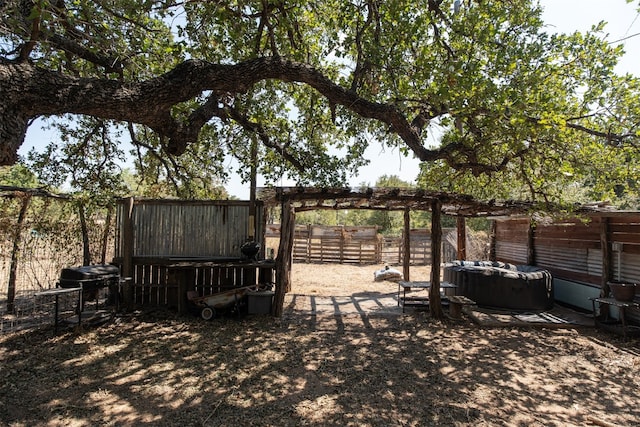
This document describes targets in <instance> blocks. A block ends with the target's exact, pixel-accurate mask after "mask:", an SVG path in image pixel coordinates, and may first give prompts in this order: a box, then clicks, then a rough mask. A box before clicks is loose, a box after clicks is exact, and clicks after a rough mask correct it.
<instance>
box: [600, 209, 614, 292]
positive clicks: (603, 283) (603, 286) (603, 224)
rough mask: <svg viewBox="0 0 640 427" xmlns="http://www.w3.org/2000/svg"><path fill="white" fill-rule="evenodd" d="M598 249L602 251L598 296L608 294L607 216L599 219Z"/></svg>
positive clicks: (608, 246) (610, 275) (609, 260)
mask: <svg viewBox="0 0 640 427" xmlns="http://www.w3.org/2000/svg"><path fill="white" fill-rule="evenodd" d="M600 250H601V251H602V277H601V279H600V297H601V298H605V297H607V296H609V292H610V289H609V280H610V279H611V277H612V276H613V274H612V271H611V242H610V241H609V218H607V217H603V218H601V219H600Z"/></svg>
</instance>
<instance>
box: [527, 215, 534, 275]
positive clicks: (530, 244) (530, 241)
mask: <svg viewBox="0 0 640 427" xmlns="http://www.w3.org/2000/svg"><path fill="white" fill-rule="evenodd" d="M535 231H536V224H535V222H534V221H533V219H530V220H529V230H528V231H527V265H536V242H535Z"/></svg>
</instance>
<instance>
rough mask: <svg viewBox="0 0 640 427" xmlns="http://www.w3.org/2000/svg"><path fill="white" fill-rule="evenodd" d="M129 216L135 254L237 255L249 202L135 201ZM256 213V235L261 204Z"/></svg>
mask: <svg viewBox="0 0 640 427" xmlns="http://www.w3.org/2000/svg"><path fill="white" fill-rule="evenodd" d="M124 209H125V206H124V205H123V204H121V205H119V206H118V222H117V223H118V229H119V233H118V247H117V252H116V256H119V255H120V254H121V253H122V251H121V248H122V244H123V243H122V237H121V236H122V235H123V234H124V233H123V231H122V227H123V223H124V221H123V218H124V215H125V212H124ZM132 216H133V224H134V236H133V256H135V257H158V258H173V257H240V256H241V253H240V246H242V244H243V243H244V242H245V241H246V240H247V238H248V236H249V224H248V221H249V202H243V201H228V202H224V201H211V202H208V203H207V202H204V201H197V202H191V201H171V202H168V201H136V202H135V204H134V210H133V215H132ZM256 216H257V220H256V222H257V226H256V236H262V233H263V209H262V205H261V204H259V209H257V213H256ZM259 238H260V237H259Z"/></svg>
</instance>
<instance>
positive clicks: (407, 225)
mask: <svg viewBox="0 0 640 427" xmlns="http://www.w3.org/2000/svg"><path fill="white" fill-rule="evenodd" d="M410 213H411V210H410V209H409V208H405V210H404V239H402V248H403V250H402V275H403V276H404V280H406V281H409V280H410V279H409V270H410V266H411V216H410V215H409V214H410Z"/></svg>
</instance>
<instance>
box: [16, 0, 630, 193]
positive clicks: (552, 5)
mask: <svg viewBox="0 0 640 427" xmlns="http://www.w3.org/2000/svg"><path fill="white" fill-rule="evenodd" d="M540 4H541V5H542V7H543V9H544V14H543V19H544V21H545V23H546V25H547V26H548V32H550V33H553V32H558V33H569V32H573V31H576V30H578V31H586V30H588V29H590V28H591V26H592V25H594V24H596V23H598V22H600V21H606V22H607V26H606V27H605V33H607V34H608V37H607V39H608V40H609V41H611V42H614V41H617V40H620V39H624V38H627V39H626V40H624V41H622V42H621V43H623V44H624V46H625V51H626V55H625V57H624V58H623V59H622V61H621V62H620V64H619V65H618V68H617V71H618V72H619V73H632V74H634V75H638V76H640V60H638V56H639V55H638V54H640V35H638V34H639V33H640V17H639V16H638V12H637V9H638V0H634V1H633V2H632V3H627V2H626V1H625V0H542V1H540ZM49 138H50V136H49V135H48V134H47V133H46V132H43V131H42V130H41V129H40V128H39V126H37V123H36V124H35V125H33V126H31V128H30V129H29V131H28V132H27V137H26V139H25V144H24V145H23V147H22V148H21V150H20V151H19V153H20V154H26V153H27V152H28V151H29V149H31V147H34V146H36V147H37V146H39V145H44V144H46V141H48V140H49ZM364 157H365V158H367V159H369V160H370V161H371V162H370V164H369V165H367V166H365V167H363V168H361V169H360V171H359V173H358V175H357V176H353V177H351V179H350V181H349V185H350V186H352V187H357V186H360V185H361V184H363V183H365V184H368V185H374V184H375V182H376V181H377V179H378V178H379V177H380V176H383V175H396V176H398V177H399V178H400V179H402V180H404V181H407V182H414V180H415V178H416V177H417V175H418V173H419V170H420V166H419V162H418V161H417V160H416V159H414V158H411V157H404V156H402V155H400V154H399V152H398V150H397V149H389V148H383V147H382V146H381V145H380V144H377V143H372V144H371V145H370V146H369V148H368V149H367V150H366V152H365V154H364ZM229 169H231V168H229ZM262 185H264V181H263V180H262V179H261V178H260V177H258V186H262ZM276 185H284V186H286V185H293V182H291V181H287V180H282V181H281V182H278V183H276ZM225 187H226V189H227V191H228V193H229V194H230V195H232V196H235V197H238V198H240V199H242V200H248V199H249V184H248V183H247V184H243V183H242V182H241V181H240V178H239V177H237V176H232V177H231V179H230V181H229V182H228V183H226V184H225Z"/></svg>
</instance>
